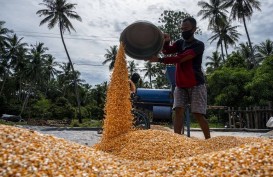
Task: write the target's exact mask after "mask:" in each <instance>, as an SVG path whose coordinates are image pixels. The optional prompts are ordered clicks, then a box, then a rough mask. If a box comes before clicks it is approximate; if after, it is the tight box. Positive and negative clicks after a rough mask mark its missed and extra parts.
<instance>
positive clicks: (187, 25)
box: [181, 17, 196, 41]
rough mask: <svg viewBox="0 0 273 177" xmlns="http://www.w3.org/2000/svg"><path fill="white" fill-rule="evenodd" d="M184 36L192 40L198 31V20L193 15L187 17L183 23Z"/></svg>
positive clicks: (185, 38)
mask: <svg viewBox="0 0 273 177" xmlns="http://www.w3.org/2000/svg"><path fill="white" fill-rule="evenodd" d="M181 31H182V37H183V38H184V40H186V41H188V40H192V39H193V34H194V32H195V31H196V20H195V19H194V18H192V17H187V18H185V19H184V20H183V21H182V24H181Z"/></svg>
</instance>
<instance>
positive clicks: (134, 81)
mask: <svg viewBox="0 0 273 177" xmlns="http://www.w3.org/2000/svg"><path fill="white" fill-rule="evenodd" d="M139 79H140V75H139V74H138V73H134V74H132V76H131V79H129V81H128V82H129V85H130V91H131V93H136V84H137V83H138V81H139Z"/></svg>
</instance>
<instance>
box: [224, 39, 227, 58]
mask: <svg viewBox="0 0 273 177" xmlns="http://www.w3.org/2000/svg"><path fill="white" fill-rule="evenodd" d="M224 43H225V49H226V57H228V52H227V41H226V40H224Z"/></svg>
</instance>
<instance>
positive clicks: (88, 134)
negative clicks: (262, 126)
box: [21, 126, 268, 146]
mask: <svg viewBox="0 0 273 177" xmlns="http://www.w3.org/2000/svg"><path fill="white" fill-rule="evenodd" d="M21 127H22V126H21ZM23 128H27V129H32V130H35V131H38V132H40V133H43V134H50V135H53V136H56V137H58V138H64V139H66V140H68V141H73V142H76V143H79V144H83V145H88V146H92V145H94V144H96V143H98V142H99V141H100V139H101V136H102V135H101V134H98V133H97V129H95V128H93V129H92V128H86V129H77V128H73V129H69V128H56V127H40V126H24V127H23ZM169 131H172V130H171V129H169ZM185 133H186V132H185ZM190 135H191V137H197V138H201V139H203V138H204V136H203V133H202V131H191V132H190ZM266 135H268V133H266V132H264V133H261V132H220V131H213V130H211V136H212V137H216V136H238V137H262V136H266Z"/></svg>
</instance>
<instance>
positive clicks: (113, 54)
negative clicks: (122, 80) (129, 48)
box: [102, 45, 118, 71]
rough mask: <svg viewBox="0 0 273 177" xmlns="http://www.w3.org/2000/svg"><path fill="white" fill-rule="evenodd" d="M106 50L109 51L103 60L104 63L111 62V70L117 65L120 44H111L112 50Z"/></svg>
mask: <svg viewBox="0 0 273 177" xmlns="http://www.w3.org/2000/svg"><path fill="white" fill-rule="evenodd" d="M106 52H107V53H106V54H105V55H104V57H105V58H106V60H104V61H103V62H102V64H103V65H105V64H106V63H108V62H110V65H109V70H110V71H111V70H112V69H113V68H114V65H115V61H116V56H117V53H118V46H117V45H114V46H110V50H109V49H106Z"/></svg>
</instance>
